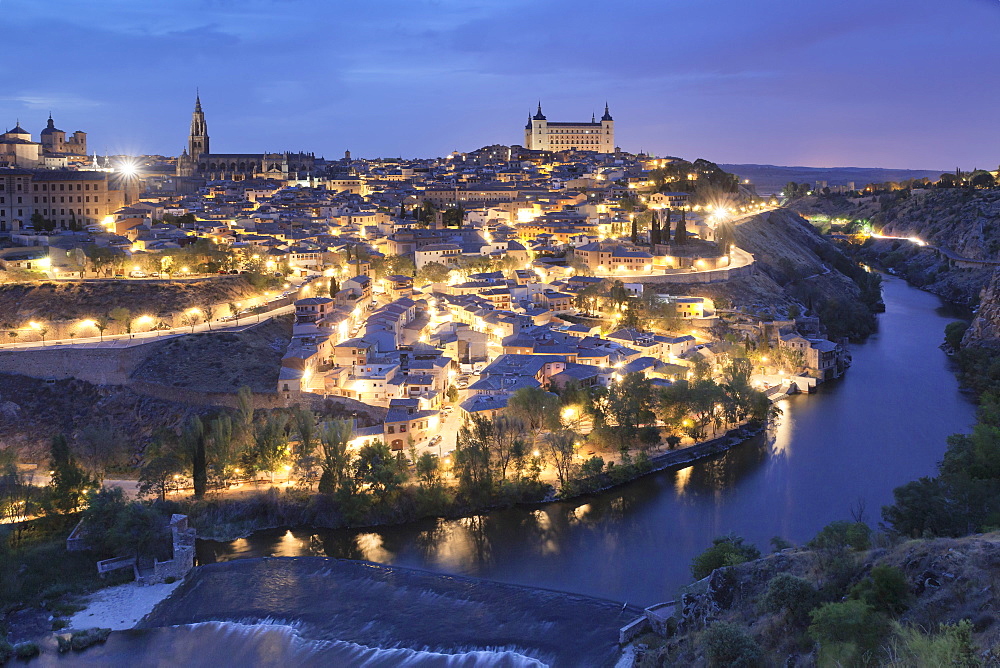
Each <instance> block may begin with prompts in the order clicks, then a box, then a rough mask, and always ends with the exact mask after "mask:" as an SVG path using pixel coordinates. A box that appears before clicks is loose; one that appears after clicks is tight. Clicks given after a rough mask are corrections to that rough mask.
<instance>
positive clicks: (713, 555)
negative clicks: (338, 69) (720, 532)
mask: <svg viewBox="0 0 1000 668" xmlns="http://www.w3.org/2000/svg"><path fill="white" fill-rule="evenodd" d="M759 558H760V550H758V549H757V548H756V547H754V546H753V545H747V544H745V543H744V542H743V539H742V538H741V537H739V536H734V535H728V536H722V537H721V538H715V539H713V540H712V547H710V548H708V549H707V550H705V551H704V552H702V553H701V554H699V555H698V556H697V557H695V558H694V561H692V562H691V575H693V576H694V579H695V580H701V579H702V578H706V577H708V576H709V575H711V574H712V571H714V570H715V569H717V568H723V567H725V566H735V565H736V564H742V563H743V562H745V561H752V560H754V559H759Z"/></svg>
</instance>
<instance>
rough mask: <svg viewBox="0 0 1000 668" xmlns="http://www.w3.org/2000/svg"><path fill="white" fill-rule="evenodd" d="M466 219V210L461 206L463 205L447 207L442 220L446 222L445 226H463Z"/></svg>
mask: <svg viewBox="0 0 1000 668" xmlns="http://www.w3.org/2000/svg"><path fill="white" fill-rule="evenodd" d="M464 220H465V210H464V209H463V208H462V207H461V205H459V206H456V207H454V208H450V209H445V212H444V213H443V214H442V216H441V222H443V223H444V226H445V227H462V222H463V221H464Z"/></svg>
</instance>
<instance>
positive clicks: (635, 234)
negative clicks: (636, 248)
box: [632, 217, 639, 244]
mask: <svg viewBox="0 0 1000 668" xmlns="http://www.w3.org/2000/svg"><path fill="white" fill-rule="evenodd" d="M632 243H634V244H637V243H639V221H637V220H636V219H635V217H633V218H632Z"/></svg>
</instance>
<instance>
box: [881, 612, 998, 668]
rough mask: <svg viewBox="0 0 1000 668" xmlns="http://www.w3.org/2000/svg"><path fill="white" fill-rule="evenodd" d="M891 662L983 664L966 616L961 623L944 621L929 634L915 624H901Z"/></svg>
mask: <svg viewBox="0 0 1000 668" xmlns="http://www.w3.org/2000/svg"><path fill="white" fill-rule="evenodd" d="M889 656H890V659H889V662H888V663H887V665H888V666H890V667H892V668H897V667H898V668H903V667H904V666H952V667H954V668H972V667H973V666H979V665H981V664H980V662H979V661H978V660H977V658H976V647H975V645H974V644H973V643H972V624H971V623H970V622H969V621H968V620H967V619H963V620H962V621H960V622H959V623H958V624H941V625H940V626H939V627H938V632H937V633H935V634H933V635H929V634H924V633H921V632H920V631H919V630H918V629H915V628H912V627H897V628H896V638H895V639H894V642H893V643H892V644H891V645H890V647H889Z"/></svg>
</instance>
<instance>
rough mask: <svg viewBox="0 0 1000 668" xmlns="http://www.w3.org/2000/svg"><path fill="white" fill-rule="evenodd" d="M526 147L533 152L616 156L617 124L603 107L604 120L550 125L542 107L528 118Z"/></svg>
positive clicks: (539, 104)
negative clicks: (587, 153) (590, 152)
mask: <svg viewBox="0 0 1000 668" xmlns="http://www.w3.org/2000/svg"><path fill="white" fill-rule="evenodd" d="M524 147H525V148H527V149H531V150H534V151H596V152H597V153H614V151H615V121H614V119H613V118H612V117H611V113H610V112H609V111H608V105H607V104H605V105H604V115H603V116H601V120H597V119H596V118H595V117H594V116H591V117H590V122H589V123H586V122H583V123H565V122H556V121H549V120H548V119H547V118H545V114H543V113H542V103H541V102H539V103H538V111H537V112H536V113H535V115H534V116H532V115H530V114H529V115H528V123H527V125H525V126H524Z"/></svg>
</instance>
